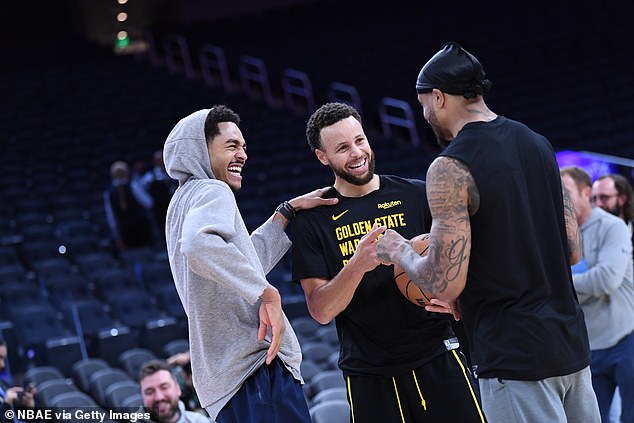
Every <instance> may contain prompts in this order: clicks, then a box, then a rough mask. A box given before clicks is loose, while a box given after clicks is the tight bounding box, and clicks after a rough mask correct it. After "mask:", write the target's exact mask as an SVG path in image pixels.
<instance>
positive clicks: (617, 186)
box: [590, 173, 634, 258]
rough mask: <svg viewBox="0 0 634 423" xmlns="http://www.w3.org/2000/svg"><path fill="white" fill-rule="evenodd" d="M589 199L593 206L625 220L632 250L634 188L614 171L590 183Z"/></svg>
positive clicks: (633, 240) (633, 242)
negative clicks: (590, 192) (590, 193)
mask: <svg viewBox="0 0 634 423" xmlns="http://www.w3.org/2000/svg"><path fill="white" fill-rule="evenodd" d="M590 200H591V201H592V203H593V204H594V205H595V206H599V207H601V208H602V209H603V210H605V211H606V212H608V213H612V214H613V215H615V216H618V217H620V218H621V219H623V220H624V221H625V224H626V225H627V227H628V229H629V231H630V237H631V238H632V247H633V251H634V190H633V189H632V184H630V181H628V180H627V178H626V177H625V176H623V175H618V174H614V173H612V174H608V175H603V176H600V177H598V178H597V179H596V180H595V181H594V183H593V184H592V197H590ZM632 258H634V252H633V253H632Z"/></svg>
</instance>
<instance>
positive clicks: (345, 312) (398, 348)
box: [292, 103, 485, 423]
mask: <svg viewBox="0 0 634 423" xmlns="http://www.w3.org/2000/svg"><path fill="white" fill-rule="evenodd" d="M306 135H307V138H308V143H309V145H310V147H311V150H312V151H313V152H314V153H315V155H316V156H317V159H318V160H319V161H320V162H321V163H322V164H324V165H327V166H329V167H330V168H331V170H332V171H333V173H334V176H335V182H334V185H333V187H332V188H330V189H329V190H328V191H327V192H326V193H325V194H324V197H326V198H331V197H332V198H337V199H338V202H337V205H336V206H333V207H317V208H314V209H311V210H306V211H303V212H301V213H299V214H298V216H297V218H296V220H295V222H294V225H293V250H292V251H293V279H294V280H296V281H300V283H301V285H302V288H303V289H304V292H305V295H306V302H307V304H308V309H309V311H310V313H311V315H312V316H313V318H314V319H315V320H317V321H318V322H320V323H322V324H325V323H328V322H329V321H331V320H332V319H333V318H334V319H335V321H336V325H337V334H338V338H339V343H340V345H341V349H340V355H339V367H340V368H341V369H342V371H343V375H344V378H345V381H346V388H347V395H348V402H349V404H350V409H351V421H353V422H355V423H368V422H377V423H384V422H401V421H405V422H446V421H447V419H448V418H449V419H450V420H451V421H453V422H463V423H466V422H484V421H485V420H484V416H483V414H482V412H481V407H480V404H479V398H478V393H477V387H475V386H474V384H473V383H474V380H473V378H472V375H471V372H470V371H469V369H468V367H467V364H466V360H465V358H464V356H462V355H461V354H459V352H458V351H457V349H458V342H457V339H456V338H455V335H454V333H453V331H452V328H451V321H450V320H449V318H448V317H447V316H446V315H440V314H436V313H431V312H430V311H441V312H445V313H450V312H451V309H450V308H449V307H448V304H446V303H444V302H439V301H438V300H432V301H433V304H435V305H432V306H428V307H427V311H426V309H424V308H421V307H419V306H417V305H414V304H412V303H410V302H409V300H408V299H406V298H405V296H403V295H402V294H401V293H400V292H399V290H398V288H397V286H396V283H395V282H394V269H393V268H392V267H391V266H390V267H388V266H379V261H378V260H377V257H376V239H377V236H379V235H380V234H381V233H383V231H385V229H386V227H396V228H397V229H396V230H398V231H399V232H400V233H402V234H403V235H405V236H407V237H408V238H412V237H414V236H416V235H418V234H421V233H426V232H428V231H429V227H430V224H431V217H430V214H429V208H428V206H427V200H426V198H425V183H424V182H422V181H419V180H414V179H405V178H400V177H397V176H392V175H376V174H375V173H374V152H373V151H372V149H371V147H370V144H369V142H368V139H367V137H366V135H365V133H364V130H363V127H362V124H361V117H360V116H359V113H358V112H357V110H355V109H354V108H353V107H351V106H348V105H346V104H342V103H328V104H325V105H323V106H321V107H320V108H319V109H318V110H317V111H315V112H314V113H313V115H312V116H311V117H310V119H309V121H308V124H307V129H306Z"/></svg>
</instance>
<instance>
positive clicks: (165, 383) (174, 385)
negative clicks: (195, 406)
mask: <svg viewBox="0 0 634 423" xmlns="http://www.w3.org/2000/svg"><path fill="white" fill-rule="evenodd" d="M139 383H140V384H141V395H142V397H143V409H144V411H145V412H148V413H149V414H150V418H151V420H150V421H153V422H161V423H209V422H212V420H211V419H210V418H209V417H207V415H206V414H203V413H204V411H203V412H200V413H198V412H193V411H188V410H186V409H185V404H183V402H182V401H180V400H179V397H180V396H181V388H180V386H179V385H178V382H177V381H176V378H175V377H174V374H173V373H172V369H171V367H170V365H169V364H167V362H166V361H163V360H151V361H148V362H147V363H145V364H144V365H143V366H142V367H141V370H140V371H139Z"/></svg>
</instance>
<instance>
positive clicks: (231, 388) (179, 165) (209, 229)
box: [163, 105, 336, 423]
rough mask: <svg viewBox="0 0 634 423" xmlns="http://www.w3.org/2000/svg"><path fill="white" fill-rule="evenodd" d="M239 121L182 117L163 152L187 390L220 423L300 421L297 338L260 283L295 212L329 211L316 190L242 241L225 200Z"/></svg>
mask: <svg viewBox="0 0 634 423" xmlns="http://www.w3.org/2000/svg"><path fill="white" fill-rule="evenodd" d="M239 124H240V118H239V116H238V115H237V114H236V113H235V112H234V111H233V110H231V109H229V108H228V107H226V106H222V105H216V106H214V107H212V108H211V109H206V110H200V111H197V112H195V113H192V114H191V115H189V116H187V117H185V118H183V119H182V120H181V121H180V122H178V124H176V126H175V127H174V129H173V130H172V132H171V133H170V134H169V136H168V137H167V141H166V142H165V148H164V154H163V156H164V158H165V165H166V170H167V172H168V174H169V175H170V176H171V177H172V178H174V179H177V180H178V181H179V187H178V189H177V190H176V192H175V194H174V196H173V197H172V200H171V202H170V205H169V208H168V212H167V222H166V238H167V249H168V254H169V261H170V266H171V269H172V275H173V277H174V281H175V284H176V288H177V290H178V295H179V297H180V299H181V302H182V303H183V307H184V309H185V311H186V313H187V317H188V323H189V341H190V355H191V364H192V374H193V381H194V388H195V389H196V392H197V393H198V396H199V398H200V402H201V404H202V406H203V407H205V409H206V410H207V412H208V413H209V415H210V416H211V417H212V418H213V419H215V420H216V421H217V422H219V423H225V422H241V423H243V422H254V421H267V422H310V417H309V414H308V407H307V405H306V400H305V398H304V395H303V392H302V389H301V383H302V382H303V380H302V377H301V375H300V371H299V366H300V362H301V351H300V346H299V342H298V341H297V337H296V336H295V333H294V332H293V329H292V328H291V326H290V324H289V323H288V320H287V318H286V316H285V315H284V313H283V312H282V306H281V299H280V295H279V293H278V291H277V289H276V288H275V287H273V286H272V285H271V284H270V283H269V282H268V281H267V280H266V274H267V273H268V272H269V271H270V270H271V269H272V268H273V267H274V266H275V264H276V263H277V262H278V261H279V260H280V259H281V258H282V256H283V255H284V254H285V253H286V251H287V250H288V248H289V247H290V240H289V239H288V237H287V236H286V234H285V232H284V229H285V227H286V225H287V224H288V222H289V220H291V219H292V218H293V217H294V216H295V212H296V211H299V210H301V209H307V208H312V207H316V206H320V205H328V204H335V203H336V200H334V201H333V199H323V198H321V195H322V193H323V192H325V189H320V190H316V191H313V192H310V193H308V194H305V195H302V196H299V197H296V198H294V199H292V200H290V201H285V202H284V203H282V204H280V206H279V207H278V208H277V210H276V212H275V213H274V214H273V215H272V216H271V217H270V218H269V219H268V220H267V221H266V222H265V223H264V224H263V225H262V226H260V227H259V228H257V229H256V230H255V231H253V233H252V234H250V235H249V233H248V231H247V228H246V226H245V224H244V222H243V220H242V216H241V215H240V211H239V210H238V207H237V204H236V200H235V196H234V194H233V191H235V190H238V189H240V188H241V186H242V176H241V172H242V168H243V166H244V164H245V162H246V160H247V154H246V143H245V141H244V137H243V135H242V132H241V131H240V129H239Z"/></svg>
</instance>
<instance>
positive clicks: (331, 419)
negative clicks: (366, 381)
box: [309, 400, 350, 423]
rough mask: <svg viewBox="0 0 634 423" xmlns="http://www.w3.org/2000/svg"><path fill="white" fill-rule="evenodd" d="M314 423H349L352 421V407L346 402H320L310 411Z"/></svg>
mask: <svg viewBox="0 0 634 423" xmlns="http://www.w3.org/2000/svg"><path fill="white" fill-rule="evenodd" d="M309 411H310V417H311V419H312V421H313V423H347V422H349V421H350V405H349V404H348V401H345V400H328V401H323V402H320V403H318V404H316V405H314V406H312V407H310V409H309Z"/></svg>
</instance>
